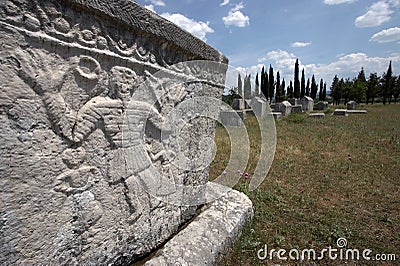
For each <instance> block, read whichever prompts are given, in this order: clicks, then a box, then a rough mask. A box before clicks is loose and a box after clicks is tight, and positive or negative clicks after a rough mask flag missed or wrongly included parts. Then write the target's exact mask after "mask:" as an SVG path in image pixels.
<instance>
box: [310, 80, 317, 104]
mask: <svg viewBox="0 0 400 266" xmlns="http://www.w3.org/2000/svg"><path fill="white" fill-rule="evenodd" d="M317 91H318V85H317V83H316V82H315V76H314V75H312V78H311V93H310V95H311V96H310V97H311V98H313V99H315V98H316V97H317Z"/></svg>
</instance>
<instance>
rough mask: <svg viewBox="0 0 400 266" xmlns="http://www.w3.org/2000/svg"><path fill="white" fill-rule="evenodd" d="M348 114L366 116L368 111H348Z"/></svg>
mask: <svg viewBox="0 0 400 266" xmlns="http://www.w3.org/2000/svg"><path fill="white" fill-rule="evenodd" d="M347 113H348V114H366V113H367V110H347Z"/></svg>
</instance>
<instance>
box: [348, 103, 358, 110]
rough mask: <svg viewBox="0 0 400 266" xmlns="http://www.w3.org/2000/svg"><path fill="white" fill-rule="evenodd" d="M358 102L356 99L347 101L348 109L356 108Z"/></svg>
mask: <svg viewBox="0 0 400 266" xmlns="http://www.w3.org/2000/svg"><path fill="white" fill-rule="evenodd" d="M356 107H357V103H356V102H355V101H349V102H348V103H347V110H356Z"/></svg>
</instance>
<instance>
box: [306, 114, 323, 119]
mask: <svg viewBox="0 0 400 266" xmlns="http://www.w3.org/2000/svg"><path fill="white" fill-rule="evenodd" d="M308 117H310V118H324V117H325V114H324V113H312V114H309V115H308Z"/></svg>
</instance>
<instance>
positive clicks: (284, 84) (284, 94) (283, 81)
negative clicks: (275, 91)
mask: <svg viewBox="0 0 400 266" xmlns="http://www.w3.org/2000/svg"><path fill="white" fill-rule="evenodd" d="M285 87H286V83H285V78H283V80H282V85H281V95H282V101H283V100H284V99H285V96H286V91H285Z"/></svg>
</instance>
